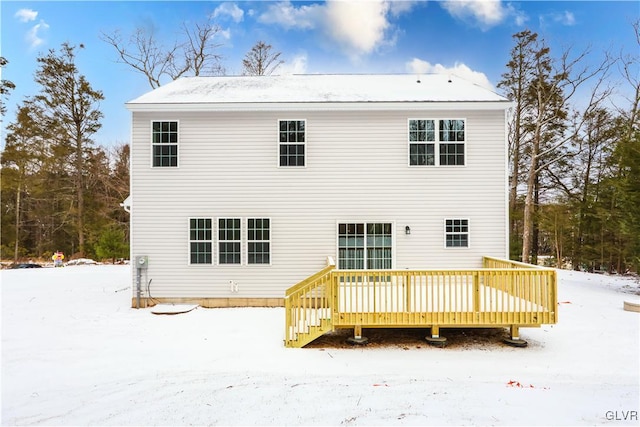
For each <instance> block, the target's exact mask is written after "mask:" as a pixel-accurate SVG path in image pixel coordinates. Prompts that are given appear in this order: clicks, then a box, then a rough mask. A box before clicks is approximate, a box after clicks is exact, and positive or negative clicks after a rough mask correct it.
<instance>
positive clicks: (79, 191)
mask: <svg viewBox="0 0 640 427" xmlns="http://www.w3.org/2000/svg"><path fill="white" fill-rule="evenodd" d="M79 132H80V134H79V135H78V136H77V139H76V197H77V198H78V215H77V221H76V224H77V227H78V252H79V255H80V256H81V257H83V256H84V255H85V247H84V245H85V242H84V180H83V170H84V168H83V164H82V163H83V158H82V136H81V131H79Z"/></svg>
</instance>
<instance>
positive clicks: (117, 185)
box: [0, 44, 129, 261]
mask: <svg viewBox="0 0 640 427" xmlns="http://www.w3.org/2000/svg"><path fill="white" fill-rule="evenodd" d="M75 59H76V48H75V47H72V46H70V45H68V44H63V45H62V47H61V49H60V50H59V51H55V50H50V51H49V52H48V53H47V54H46V55H44V56H41V57H39V58H38V70H37V71H36V73H35V81H36V83H38V85H39V87H40V92H39V93H38V94H37V95H34V96H32V97H29V98H28V99H27V100H25V101H24V102H23V103H22V104H21V105H20V106H19V107H18V109H17V113H16V118H15V121H14V122H12V123H11V124H9V125H8V126H7V136H6V140H5V147H4V150H3V152H2V160H1V163H2V245H1V246H0V250H1V256H2V258H3V259H13V260H16V261H17V260H20V259H24V258H27V257H35V258H48V257H50V256H51V254H52V253H53V252H55V251H58V250H60V251H63V252H65V253H66V254H68V256H69V255H72V256H73V255H75V256H82V257H83V256H90V257H98V258H100V259H104V258H112V259H115V258H118V257H127V258H128V256H129V247H128V236H129V232H128V228H129V226H128V224H129V218H128V214H127V213H126V212H125V211H124V210H123V209H122V208H121V207H120V203H122V201H123V200H124V199H125V198H126V197H127V196H128V195H129V146H128V145H126V144H123V145H120V146H118V147H115V148H113V149H112V150H106V149H105V148H103V147H99V146H96V145H95V144H94V141H93V139H92V137H93V135H95V133H96V132H97V131H98V130H99V129H100V127H101V123H100V120H101V118H102V113H101V112H100V110H99V101H100V100H102V99H103V98H104V97H103V94H102V92H100V91H98V90H95V89H94V88H93V87H92V86H91V84H90V83H89V82H88V81H87V80H86V78H85V77H84V76H83V75H82V74H80V72H79V70H78V69H77V67H76V65H75ZM3 62H5V63H6V61H3Z"/></svg>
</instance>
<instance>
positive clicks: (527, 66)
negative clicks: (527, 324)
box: [498, 22, 640, 272]
mask: <svg viewBox="0 0 640 427" xmlns="http://www.w3.org/2000/svg"><path fill="white" fill-rule="evenodd" d="M632 27H633V34H634V36H635V40H634V43H635V47H632V52H634V53H632V54H627V53H625V52H619V53H617V55H615V56H613V55H611V54H607V53H605V54H603V57H602V60H601V61H600V62H599V63H597V64H596V65H586V59H587V58H589V59H591V60H593V57H594V55H592V54H591V53H590V52H588V51H584V52H578V53H573V52H571V51H570V50H567V51H565V52H561V53H560V54H559V55H553V53H552V52H551V50H550V48H549V47H548V46H547V45H546V43H545V42H544V40H540V39H539V37H538V35H537V34H536V33H532V32H531V31H523V32H520V33H517V34H515V35H514V42H515V43H514V47H513V49H512V51H511V59H510V61H509V62H508V64H507V71H506V72H505V73H504V74H503V76H502V80H501V81H500V83H499V85H498V86H499V87H500V88H501V89H502V90H503V91H504V93H505V94H506V95H507V96H508V97H509V98H510V99H511V100H512V101H513V102H514V108H513V111H512V113H513V114H512V115H511V121H510V123H509V150H510V153H509V155H510V194H509V199H510V227H511V233H510V236H511V244H510V249H511V251H510V256H511V258H512V259H520V260H522V261H524V262H533V263H536V262H538V257H539V256H542V255H544V256H546V258H547V259H546V261H545V262H546V263H547V264H549V265H553V266H561V267H567V268H574V269H583V270H588V271H594V270H595V271H608V272H626V271H629V270H632V271H635V272H638V271H639V270H638V269H639V267H640V121H639V120H640V119H639V103H640V75H639V71H638V70H639V67H640V65H639V64H640V57H639V55H638V53H637V52H639V51H640V49H639V48H640V35H639V34H640V33H639V31H638V30H639V25H638V22H636V23H635V24H634V25H633V26H632ZM591 64H593V61H591ZM613 81H615V82H616V84H615V86H614V85H613V84H612V83H610V82H613ZM625 93H626V94H631V96H630V97H629V96H627V97H624V96H621V94H625Z"/></svg>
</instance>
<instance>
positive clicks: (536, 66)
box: [500, 31, 611, 262]
mask: <svg viewBox="0 0 640 427" xmlns="http://www.w3.org/2000/svg"><path fill="white" fill-rule="evenodd" d="M514 38H515V39H516V41H517V46H516V48H514V49H513V50H512V52H511V54H512V58H511V61H510V62H509V63H508V64H507V67H508V68H509V71H508V72H507V73H505V74H504V75H503V80H502V81H501V82H500V86H501V87H502V88H503V89H505V90H506V92H507V94H508V96H509V97H510V98H511V99H513V100H514V102H515V103H516V106H515V113H516V118H517V122H514V123H513V125H512V127H511V129H510V130H511V132H512V133H511V135H510V145H511V147H512V148H513V150H514V152H512V153H511V155H512V156H514V154H517V155H518V156H523V155H524V156H525V157H526V160H527V163H526V164H525V165H523V166H520V164H519V163H515V164H514V165H513V166H512V169H513V170H512V173H514V175H515V176H513V177H512V186H511V197H513V196H514V192H515V188H514V187H516V188H517V186H518V180H517V177H518V175H517V171H518V168H520V167H522V168H523V169H524V170H525V173H526V179H525V181H524V184H525V185H524V187H525V189H526V194H525V200H524V212H523V222H522V224H523V230H522V261H523V262H529V261H530V258H531V255H532V253H533V254H534V255H535V253H536V251H535V249H536V243H535V234H536V233H535V232H536V225H535V211H536V201H537V200H538V197H539V191H540V178H541V175H542V173H543V172H545V171H547V170H548V168H549V167H550V166H551V165H553V164H554V163H556V162H558V161H561V160H562V159H564V158H566V157H567V156H570V155H575V154H576V151H575V150H569V149H568V146H569V145H570V144H571V143H572V141H575V139H576V136H577V135H578V133H579V132H581V130H582V129H583V128H584V125H585V123H586V122H587V120H588V118H589V117H591V114H590V113H591V112H593V111H594V110H595V109H597V108H598V107H599V106H600V105H602V102H603V101H604V100H605V99H606V97H607V96H608V95H609V94H610V88H606V87H604V82H605V78H606V74H607V71H608V69H609V67H610V65H611V60H610V58H609V57H605V59H604V60H603V61H602V62H601V63H600V64H598V65H597V66H595V67H592V68H588V67H586V66H584V65H583V63H584V59H585V57H586V56H587V55H588V53H589V51H588V50H586V51H584V52H581V53H579V54H578V55H577V56H575V57H572V56H571V51H570V50H566V51H565V52H563V54H562V56H561V57H560V58H559V59H554V58H552V57H551V54H550V50H549V48H548V47H547V46H546V45H545V43H544V42H543V41H538V40H537V35H536V34H535V33H531V32H530V31H523V32H521V33H518V34H516V35H515V36H514ZM593 79H595V80H596V83H595V85H594V86H593V87H592V88H591V98H590V99H589V100H588V103H587V106H586V107H585V109H584V111H583V112H582V113H580V114H579V113H577V112H575V111H574V109H573V106H572V105H571V102H572V101H573V99H574V98H575V95H576V93H577V92H578V89H579V88H581V87H583V86H584V85H585V84H586V83H587V82H590V81H592V80H593ZM514 161H515V159H514Z"/></svg>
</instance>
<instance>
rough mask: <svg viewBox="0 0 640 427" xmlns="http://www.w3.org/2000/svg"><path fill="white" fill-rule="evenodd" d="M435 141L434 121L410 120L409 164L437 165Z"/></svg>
mask: <svg viewBox="0 0 640 427" xmlns="http://www.w3.org/2000/svg"><path fill="white" fill-rule="evenodd" d="M435 140H436V131H435V127H434V121H433V120H409V164H410V165H411V166H416V165H435V145H436V144H435Z"/></svg>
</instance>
